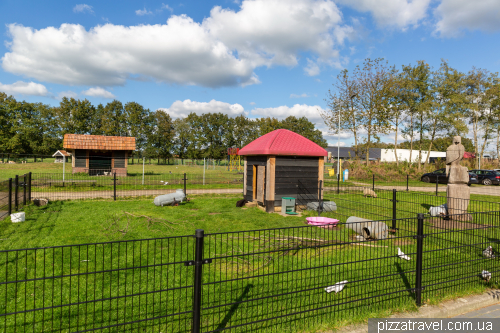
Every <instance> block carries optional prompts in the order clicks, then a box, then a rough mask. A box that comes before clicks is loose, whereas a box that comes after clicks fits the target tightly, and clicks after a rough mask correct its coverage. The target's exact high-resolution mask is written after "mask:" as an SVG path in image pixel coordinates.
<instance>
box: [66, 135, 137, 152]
mask: <svg viewBox="0 0 500 333" xmlns="http://www.w3.org/2000/svg"><path fill="white" fill-rule="evenodd" d="M63 147H64V148H65V149H94V150H135V138H134V137H124V136H105V135H86V134H64V142H63Z"/></svg>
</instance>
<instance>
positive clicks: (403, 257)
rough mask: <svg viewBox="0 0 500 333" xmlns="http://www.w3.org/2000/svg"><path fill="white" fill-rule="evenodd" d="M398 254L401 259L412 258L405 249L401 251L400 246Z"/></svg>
mask: <svg viewBox="0 0 500 333" xmlns="http://www.w3.org/2000/svg"><path fill="white" fill-rule="evenodd" d="M398 256H399V257H400V258H401V259H404V260H410V259H411V258H410V257H408V256H407V255H406V254H404V253H403V251H401V249H400V248H399V247H398Z"/></svg>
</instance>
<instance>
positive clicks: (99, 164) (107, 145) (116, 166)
mask: <svg viewBox="0 0 500 333" xmlns="http://www.w3.org/2000/svg"><path fill="white" fill-rule="evenodd" d="M63 147H64V149H66V151H68V152H70V153H71V154H72V155H73V161H72V164H73V173H77V172H85V173H88V174H90V175H104V174H113V173H116V175H118V176H126V175H127V165H128V163H127V159H128V156H129V155H130V154H131V153H132V152H133V151H134V150H135V138H134V137H123V136H104V135H87V134H65V135H64V141H63Z"/></svg>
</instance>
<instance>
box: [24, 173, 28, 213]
mask: <svg viewBox="0 0 500 333" xmlns="http://www.w3.org/2000/svg"><path fill="white" fill-rule="evenodd" d="M27 178H28V174H26V173H25V174H24V176H23V207H24V206H26V186H28V184H27V181H26V180H27Z"/></svg>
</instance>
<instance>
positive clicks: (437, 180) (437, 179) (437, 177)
mask: <svg viewBox="0 0 500 333" xmlns="http://www.w3.org/2000/svg"><path fill="white" fill-rule="evenodd" d="M438 183H439V175H437V176H436V197H437V196H438Z"/></svg>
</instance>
